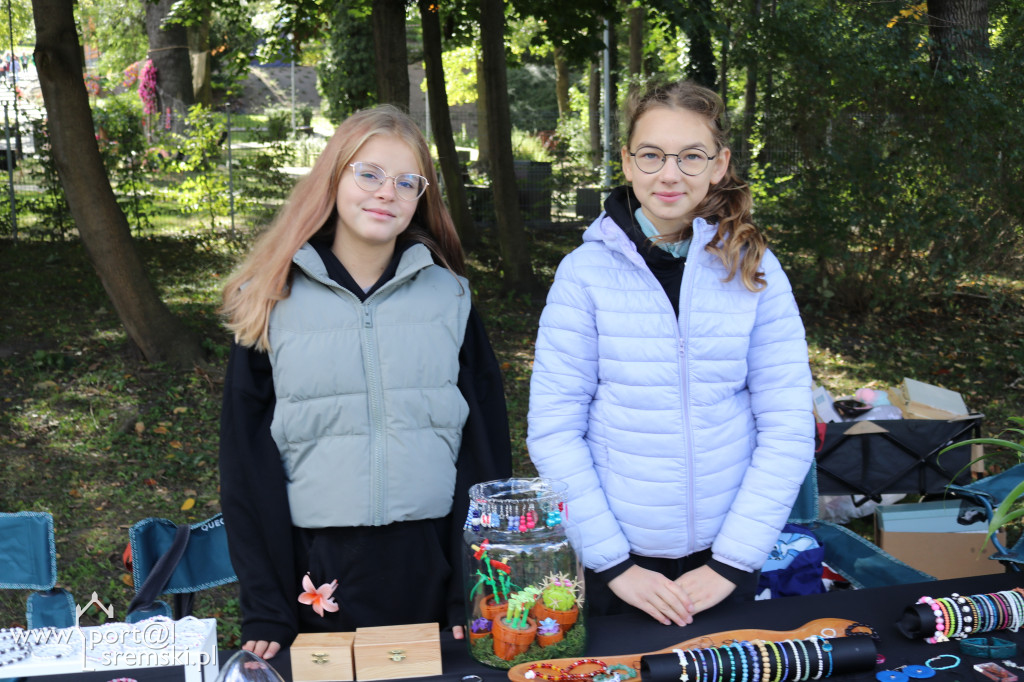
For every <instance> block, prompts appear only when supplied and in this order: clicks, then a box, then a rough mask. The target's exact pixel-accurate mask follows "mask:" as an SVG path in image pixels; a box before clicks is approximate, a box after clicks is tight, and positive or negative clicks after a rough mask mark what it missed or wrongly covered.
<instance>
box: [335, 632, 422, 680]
mask: <svg viewBox="0 0 1024 682" xmlns="http://www.w3.org/2000/svg"><path fill="white" fill-rule="evenodd" d="M353 651H354V653H355V662H356V679H358V680H360V682H362V681H363V680H391V679H397V678H402V677H428V676H430V675H440V674H441V633H440V629H439V627H438V624H437V623H417V624H414V625H389V626H384V627H373V628H357V629H356V641H355V645H354V646H353Z"/></svg>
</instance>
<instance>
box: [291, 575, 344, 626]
mask: <svg viewBox="0 0 1024 682" xmlns="http://www.w3.org/2000/svg"><path fill="white" fill-rule="evenodd" d="M302 589H303V590H305V592H303V593H302V594H300V595H299V603H300V604H308V605H309V606H312V607H313V610H314V611H316V613H317V615H318V616H320V617H321V618H323V617H324V611H330V612H331V613H334V612H335V611H337V610H338V604H337V603H336V602H335V601H334V599H333V598H332V597H331V595H333V594H334V590H336V589H338V581H337V580H332V581H331V582H329V583H324V584H323V585H321V586H320V587H317V588H314V587H313V580H312V579H311V578H310V577H309V573H307V574H306V575H304V576H302Z"/></svg>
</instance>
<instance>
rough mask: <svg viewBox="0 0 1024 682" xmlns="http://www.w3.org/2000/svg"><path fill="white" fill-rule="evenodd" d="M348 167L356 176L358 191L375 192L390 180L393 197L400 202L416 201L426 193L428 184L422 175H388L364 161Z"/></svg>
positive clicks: (378, 167)
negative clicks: (393, 188) (393, 191)
mask: <svg viewBox="0 0 1024 682" xmlns="http://www.w3.org/2000/svg"><path fill="white" fill-rule="evenodd" d="M349 166H350V167H351V168H352V171H353V172H354V173H355V174H356V185H357V186H358V187H359V189H361V190H365V191H367V192H375V191H377V189H379V188H380V187H381V185H383V184H384V183H385V182H386V181H388V180H391V181H392V182H394V183H395V196H397V197H398V198H399V199H401V200H402V201H416V200H417V199H419V198H420V197H421V196H423V193H424V192H426V191H427V185H429V184H430V183H429V182H427V179H426V178H425V177H423V176H422V175H417V174H416V173H402V174H400V175H388V174H387V173H385V172H384V169H383V168H381V167H380V166H378V165H376V164H373V163H367V162H366V161H356V162H355V163H350V164H349Z"/></svg>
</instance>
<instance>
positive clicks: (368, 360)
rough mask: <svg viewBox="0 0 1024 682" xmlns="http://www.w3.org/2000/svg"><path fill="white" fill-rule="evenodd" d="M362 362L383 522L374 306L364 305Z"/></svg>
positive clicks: (376, 505) (377, 520)
mask: <svg viewBox="0 0 1024 682" xmlns="http://www.w3.org/2000/svg"><path fill="white" fill-rule="evenodd" d="M361 336H362V337H363V338H362V341H363V343H362V345H363V366H364V367H365V368H366V395H367V398H368V403H369V406H370V452H369V453H367V454H369V456H370V487H371V489H370V497H371V509H372V515H373V518H372V519H371V523H372V525H375V526H379V525H382V524H383V523H384V509H385V506H386V500H385V498H386V493H387V491H386V488H385V477H384V469H385V464H384V456H385V453H384V440H385V439H384V395H383V388H382V387H381V378H380V367H379V365H380V353H379V350H378V348H377V343H376V339H375V337H374V334H373V307H372V306H368V305H365V304H364V305H363V332H362V334H361Z"/></svg>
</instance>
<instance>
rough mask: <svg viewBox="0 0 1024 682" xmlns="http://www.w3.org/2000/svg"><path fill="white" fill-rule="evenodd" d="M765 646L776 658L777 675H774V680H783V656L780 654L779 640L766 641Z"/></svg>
mask: <svg viewBox="0 0 1024 682" xmlns="http://www.w3.org/2000/svg"><path fill="white" fill-rule="evenodd" d="M764 645H765V648H766V649H767V650H768V651H769V653H770V654H771V655H772V658H774V659H775V665H774V668H775V676H774V677H772V682H780V681H781V680H782V657H781V656H780V655H779V649H780V645H779V643H778V642H772V641H768V642H765V643H764Z"/></svg>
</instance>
